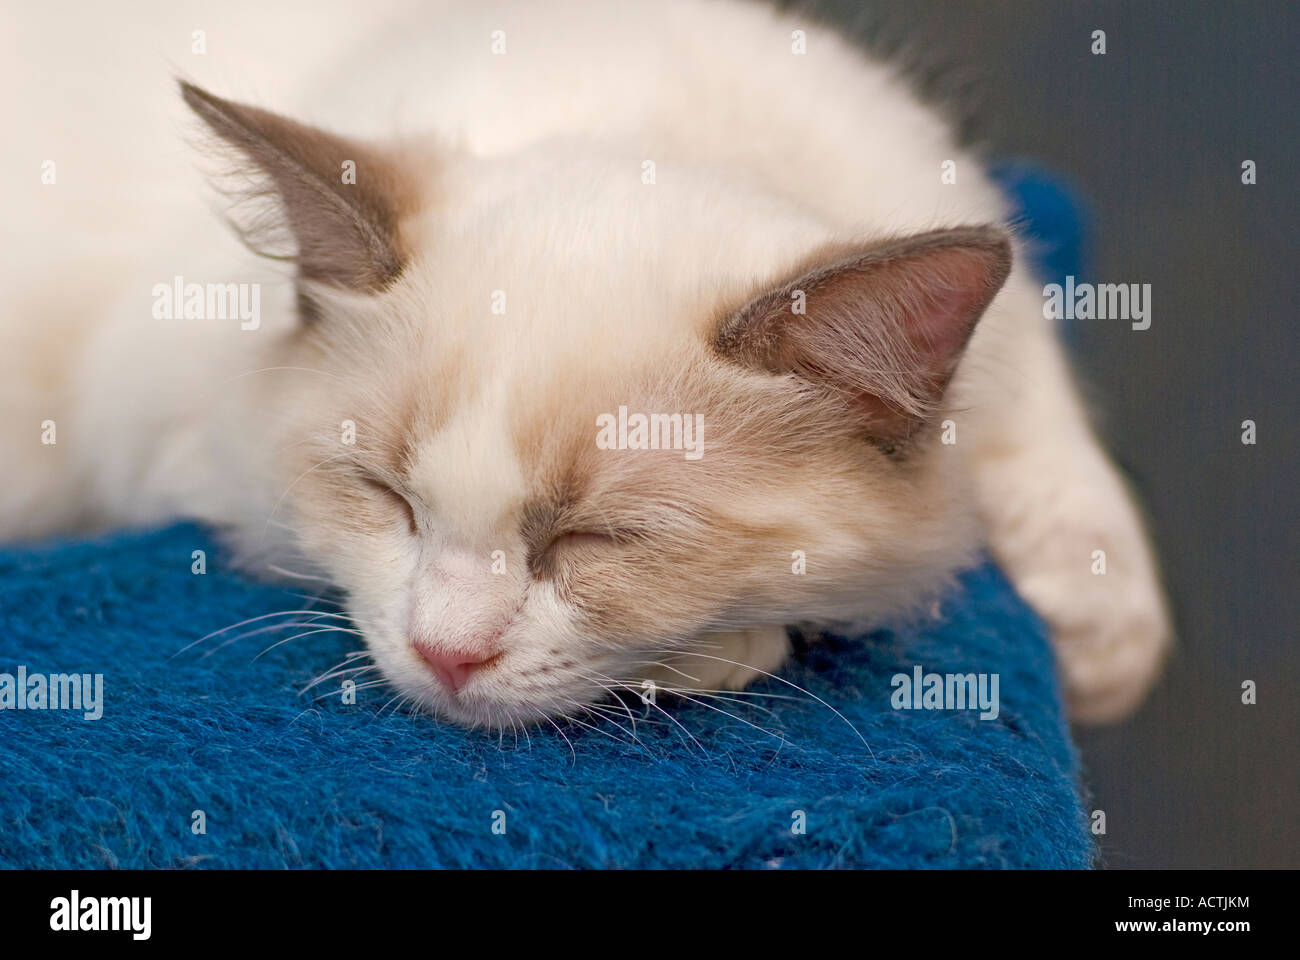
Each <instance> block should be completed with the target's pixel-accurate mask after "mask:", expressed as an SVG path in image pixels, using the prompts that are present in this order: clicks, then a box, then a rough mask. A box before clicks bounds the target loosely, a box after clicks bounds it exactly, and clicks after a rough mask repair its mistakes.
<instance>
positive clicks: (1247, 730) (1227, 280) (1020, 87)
mask: <svg viewBox="0 0 1300 960" xmlns="http://www.w3.org/2000/svg"><path fill="white" fill-rule="evenodd" d="M784 6H787V7H792V8H795V9H804V10H807V11H809V12H810V13H812V14H813V15H816V16H818V17H819V18H820V19H823V20H827V21H830V22H833V23H836V24H839V25H840V26H841V27H843V28H844V29H845V30H846V31H848V32H849V33H850V34H851V35H852V36H854V37H856V38H858V39H860V40H861V41H862V42H864V43H865V44H867V45H868V46H869V47H870V48H872V49H874V50H876V51H877V52H882V53H886V54H889V55H892V56H895V57H898V58H900V59H901V60H902V61H903V62H904V63H905V64H907V65H908V66H909V72H910V73H911V74H912V75H913V76H914V77H915V79H916V82H917V83H918V84H919V85H920V87H921V89H922V91H923V92H924V93H925V95H926V96H927V97H928V98H929V99H931V100H932V101H934V102H937V103H939V104H941V105H945V106H946V107H948V108H949V109H950V111H951V112H952V113H953V115H954V116H955V117H956V118H957V119H958V120H959V123H960V127H961V130H962V133H963V136H964V137H965V139H966V140H967V141H968V142H970V143H974V144H977V145H979V146H981V147H982V148H983V149H984V150H985V151H986V152H987V154H988V155H989V157H990V158H1023V159H1030V160H1034V161H1037V162H1041V163H1042V164H1044V165H1046V166H1048V167H1050V168H1051V169H1053V170H1055V171H1057V172H1058V173H1059V174H1060V175H1062V176H1063V177H1064V178H1065V180H1066V181H1068V182H1070V183H1072V184H1073V186H1074V187H1075V189H1076V190H1077V191H1078V193H1079V195H1080V196H1081V197H1082V199H1083V201H1084V204H1085V210H1086V215H1087V219H1088V222H1087V227H1088V239H1089V242H1088V246H1087V264H1088V269H1089V272H1090V274H1091V276H1090V277H1088V278H1087V279H1091V280H1093V281H1094V282H1117V283H1118V282H1123V283H1150V284H1151V285H1152V304H1153V311H1152V324H1151V328H1150V329H1149V330H1145V331H1141V332H1135V331H1132V330H1130V328H1129V325H1128V324H1127V323H1125V322H1119V323H1116V322H1113V321H1079V322H1078V323H1077V325H1076V329H1075V331H1074V341H1075V342H1074V356H1075V367H1076V370H1077V372H1078V374H1079V376H1080V378H1081V380H1082V382H1083V384H1084V387H1085V389H1086V390H1087V392H1088V393H1089V395H1090V396H1092V397H1093V398H1094V404H1093V406H1094V409H1095V410H1096V414H1097V416H1096V419H1097V423H1098V425H1099V427H1100V429H1101V432H1102V433H1103V435H1104V436H1105V437H1106V438H1107V440H1108V442H1109V443H1110V446H1111V449H1112V450H1113V452H1114V454H1115V456H1116V458H1117V459H1118V461H1119V463H1120V464H1121V466H1122V467H1123V468H1124V469H1125V470H1126V471H1127V473H1128V474H1129V476H1130V477H1131V478H1132V479H1133V482H1134V483H1135V485H1136V486H1137V489H1138V490H1139V492H1140V495H1141V497H1142V499H1143V501H1144V503H1145V505H1146V508H1147V511H1148V514H1149V517H1150V523H1151V527H1152V530H1153V533H1154V536H1155V539H1156V543H1157V547H1158V549H1159V552H1160V555H1161V558H1162V561H1163V567H1164V571H1165V578H1166V581H1167V584H1168V588H1169V593H1170V595H1171V599H1172V603H1173V607H1174V612H1175V616H1176V618H1177V622H1178V632H1179V649H1178V651H1177V653H1176V655H1175V657H1174V660H1173V662H1172V663H1171V665H1170V669H1169V671H1168V673H1167V675H1166V677H1165V679H1164V681H1163V682H1162V683H1161V685H1160V687H1159V689H1158V690H1157V691H1156V693H1155V695H1154V696H1153V697H1152V698H1151V700H1150V701H1148V703H1147V704H1146V705H1145V706H1144V707H1143V709H1142V711H1141V713H1139V714H1138V715H1137V716H1136V717H1134V718H1133V719H1132V720H1130V721H1128V722H1126V723H1123V724H1121V725H1118V726H1115V727H1109V728H1103V729H1097V730H1076V732H1075V733H1076V741H1077V743H1078V744H1079V747H1080V751H1081V753H1082V756H1083V766H1084V786H1085V788H1086V789H1087V790H1088V791H1089V792H1090V795H1091V796H1090V799H1089V801H1088V806H1089V809H1101V810H1104V811H1105V812H1106V827H1107V833H1106V835H1105V836H1104V837H1102V838H1101V840H1102V844H1101V849H1102V857H1103V865H1104V866H1107V867H1110V868H1134V867H1293V868H1294V867H1300V816H1298V815H1297V807H1298V806H1300V704H1298V703H1297V701H1298V700H1300V643H1297V638H1298V637H1297V634H1298V631H1297V623H1298V621H1300V609H1298V607H1300V605H1298V604H1297V592H1298V588H1300V569H1297V549H1296V545H1297V536H1296V534H1297V521H1298V520H1300V517H1297V498H1296V489H1297V476H1298V475H1300V474H1298V471H1297V467H1300V464H1298V463H1297V458H1296V439H1297V431H1296V424H1297V421H1298V420H1300V391H1297V379H1298V378H1297V372H1296V364H1297V355H1298V353H1300V350H1297V348H1298V347H1300V335H1298V334H1297V326H1300V309H1297V308H1298V306H1300V304H1298V300H1300V297H1298V293H1300V284H1298V283H1297V280H1296V274H1297V270H1298V269H1300V230H1298V228H1297V214H1300V209H1298V206H1300V205H1298V204H1297V197H1300V186H1298V185H1297V179H1298V178H1300V4H1297V3H1294V2H1250V0H1246V2H1242V0H1236V2H1233V3H1222V2H1195V0H1141V2H1137V0H1127V2H1088V3H1080V2H1064V0H1057V2H1051V3H1047V2H1041V0H980V2H960V0H871V2H866V3H864V2H862V0H820V2H812V3H806V2H804V3H787V4H784ZM1094 30H1104V31H1105V33H1106V54H1105V55H1104V56H1094V55H1093V54H1092V53H1091V52H1090V47H1091V43H1092V39H1091V38H1092V32H1093V31H1094ZM1244 160H1254V161H1255V164H1256V176H1257V183H1256V184H1255V185H1254V186H1246V185H1243V184H1242V182H1241V173H1242V161H1244ZM1248 419H1249V420H1254V421H1255V423H1256V425H1257V443H1256V444H1255V445H1254V446H1246V445H1243V444H1242V442H1241V433H1242V429H1241V423H1242V421H1243V420H1248ZM1246 680H1253V681H1255V683H1256V685H1257V689H1258V703H1257V704H1256V705H1254V706H1245V705H1243V704H1242V702H1241V686H1242V683H1243V681H1246Z"/></svg>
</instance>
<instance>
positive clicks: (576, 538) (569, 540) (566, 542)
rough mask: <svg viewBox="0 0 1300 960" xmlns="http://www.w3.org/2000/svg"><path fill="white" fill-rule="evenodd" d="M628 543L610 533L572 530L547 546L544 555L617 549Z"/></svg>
mask: <svg viewBox="0 0 1300 960" xmlns="http://www.w3.org/2000/svg"><path fill="white" fill-rule="evenodd" d="M624 542H626V538H622V537H619V536H617V535H616V534H609V533H594V532H590V531H586V530H570V531H568V532H566V533H562V534H560V535H559V536H558V537H555V538H554V539H553V540H552V541H551V542H550V543H548V544H547V545H546V549H545V550H544V551H542V552H543V553H555V552H557V551H572V550H595V549H601V548H608V547H616V546H618V545H619V544H621V543H624Z"/></svg>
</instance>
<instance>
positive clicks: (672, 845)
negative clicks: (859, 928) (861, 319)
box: [0, 170, 1094, 868]
mask: <svg viewBox="0 0 1300 960" xmlns="http://www.w3.org/2000/svg"><path fill="white" fill-rule="evenodd" d="M1017 176H1018V177H1020V180H1019V181H1018V182H1020V183H1035V182H1039V180H1038V178H1037V177H1036V175H1034V174H1027V173H1025V172H1024V171H1023V170H1022V171H1019V172H1018V173H1017ZM1009 182H1017V181H1009ZM1016 189H1019V188H1016ZM1039 228H1040V229H1044V227H1043V224H1039ZM1047 228H1048V229H1050V223H1049V224H1047ZM199 549H201V550H205V551H207V557H208V564H207V572H206V573H205V574H203V575H196V574H194V573H192V572H191V563H192V561H191V556H192V551H194V550H199ZM308 605H309V604H308V603H307V601H305V600H304V598H303V597H302V596H300V595H298V594H297V593H296V592H295V591H292V590H286V589H284V588H281V587H275V586H267V585H262V584H253V583H250V582H248V581H247V580H245V579H244V578H242V577H240V576H237V575H235V574H232V573H230V572H228V571H227V570H226V569H225V567H224V566H223V565H222V562H221V558H220V552H219V550H218V549H217V548H216V547H215V546H214V545H213V544H212V543H211V542H210V541H209V540H208V539H207V537H206V535H205V534H204V533H203V532H202V531H200V530H198V529H195V528H193V527H190V526H178V527H173V528H170V529H166V530H161V531H149V532H143V533H141V532H135V533H126V534H118V535H115V536H112V537H108V538H104V539H100V540H94V541H88V542H68V543H54V544H47V545H41V546H36V547H25V548H13V549H7V550H3V551H0V673H4V672H8V673H11V674H13V673H15V672H16V670H17V668H18V667H19V665H22V666H23V667H25V668H26V670H27V671H28V673H29V674H36V673H42V674H52V673H71V672H85V673H91V674H96V673H99V674H103V675H104V712H103V716H102V717H101V718H100V719H98V720H86V719H83V717H82V714H81V713H80V712H76V711H53V710H43V711H35V710H32V711H27V710H24V711H15V710H2V711H0V866H4V867H10V868H12V867H176V866H200V867H283V866H289V867H299V866H307V867H371V866H393V867H416V866H448V867H450V866H480V867H747V868H772V867H985V866H987V867H1019V866H1032V867H1087V866H1090V865H1091V863H1092V858H1093V854H1094V847H1093V844H1092V842H1091V839H1090V837H1089V833H1088V830H1087V826H1086V821H1085V817H1084V813H1083V810H1082V807H1081V805H1080V802H1079V798H1078V795H1077V792H1076V758H1075V755H1074V752H1073V748H1072V747H1071V744H1070V741H1069V738H1068V733H1067V729H1066V726H1065V723H1064V721H1063V718H1062V709H1061V705H1060V697H1059V691H1058V689H1057V687H1056V682H1055V679H1054V675H1053V662H1052V658H1051V654H1050V650H1049V648H1048V646H1047V644H1046V642H1045V635H1044V630H1043V627H1042V625H1041V623H1040V622H1039V621H1038V620H1037V618H1036V617H1035V616H1034V615H1033V614H1032V613H1031V612H1030V611H1029V610H1028V608H1026V607H1025V605H1024V604H1023V603H1022V602H1021V601H1020V600H1019V599H1018V598H1017V597H1016V596H1015V594H1014V592H1013V591H1012V589H1011V588H1010V586H1009V585H1008V584H1007V583H1006V581H1005V580H1004V579H1003V577H1002V576H1001V574H999V573H998V572H997V570H996V569H994V568H993V567H992V566H988V565H986V566H983V567H981V568H980V569H977V570H974V571H971V572H969V573H967V574H965V575H964V576H963V577H962V579H961V582H960V586H959V588H958V589H957V590H956V591H955V592H954V593H953V594H952V595H951V596H949V597H948V598H947V599H946V600H945V601H944V603H943V604H942V605H941V609H940V611H939V612H940V614H941V615H940V616H939V617H935V618H928V619H926V620H925V621H924V622H920V623H915V624H910V625H900V626H898V627H897V628H895V629H892V630H885V631H881V632H878V633H876V634H873V635H871V636H870V637H867V638H865V639H863V638H857V639H853V640H848V639H841V638H827V639H826V640H824V641H818V642H814V643H802V642H801V643H799V644H798V649H797V656H796V658H795V660H794V662H793V663H792V664H791V665H790V666H789V668H788V669H787V670H786V671H785V672H784V673H783V679H784V681H787V682H780V681H777V680H769V681H766V682H764V683H762V684H759V685H758V686H756V687H755V688H753V689H754V691H755V692H758V693H764V694H770V695H771V696H770V697H762V698H742V697H737V698H736V701H737V702H728V701H713V702H711V703H689V702H680V701H679V702H672V701H669V700H661V705H662V706H663V707H664V708H666V711H667V712H666V713H664V712H660V711H658V710H653V709H651V708H650V707H647V706H644V705H642V704H640V703H637V702H635V701H631V702H629V703H628V704H626V710H624V708H622V707H620V708H618V714H617V715H611V721H610V722H606V723H603V724H601V725H600V728H599V729H589V728H585V727H583V726H579V725H577V724H570V723H561V724H560V725H559V728H558V729H553V728H551V727H543V728H540V729H532V730H530V731H529V732H528V735H527V737H523V736H521V737H520V738H519V739H518V740H516V738H515V736H514V735H513V734H511V733H507V734H505V735H504V737H502V738H500V739H499V738H498V737H497V736H496V735H489V734H486V733H484V732H473V731H464V730H460V729H458V728H454V727H450V726H448V725H446V724H439V723H437V722H436V721H435V720H433V719H432V718H429V717H425V716H409V715H406V714H394V713H393V712H392V710H391V708H390V709H385V705H386V704H387V703H390V702H391V698H392V691H391V690H389V689H388V688H386V687H384V686H375V687H369V688H366V687H362V688H361V689H359V690H358V692H357V702H356V704H355V705H349V704H344V703H342V702H341V698H340V697H339V695H338V689H339V688H338V686H337V682H335V681H331V682H330V683H329V684H326V685H322V686H320V687H317V688H316V689H314V690H312V691H310V692H308V693H307V694H305V695H304V694H302V693H300V691H301V690H302V688H303V687H305V686H306V685H307V684H308V683H309V682H310V681H311V680H312V679H313V678H314V677H316V676H317V675H319V674H320V673H322V672H324V671H326V670H327V669H328V668H330V667H332V666H334V665H336V664H338V663H339V662H340V661H342V660H343V659H344V658H345V657H346V656H347V655H348V654H349V652H351V651H354V650H356V649H357V647H358V646H359V640H358V639H357V638H355V637H352V636H349V635H345V634H342V633H336V632H323V633H316V634H314V635H311V636H307V637H302V638H299V639H295V640H292V641H290V642H287V643H284V644H281V645H279V646H275V647H272V648H271V649H269V650H267V651H266V652H265V653H264V654H263V655H262V656H260V657H258V654H259V653H262V651H263V650H264V649H265V648H267V647H268V646H269V645H271V644H274V643H275V642H276V641H277V640H279V639H283V638H285V637H290V636H293V635H294V634H296V633H302V632H304V631H305V630H309V629H312V628H311V627H303V628H301V629H295V630H282V631H278V632H277V631H268V632H265V633H261V634H258V635H254V636H248V637H245V638H243V639H236V638H237V637H238V635H239V632H240V631H232V632H231V633H229V634H220V635H218V636H215V637H212V638H209V639H208V640H206V641H205V642H203V643H201V644H198V645H196V646H194V647H191V648H190V649H188V650H185V651H184V652H183V653H179V655H176V656H173V655H174V654H178V651H181V650H182V649H183V648H185V647H186V646H187V644H190V643H191V642H192V641H194V640H196V639H198V638H199V637H202V636H203V635H204V634H207V633H208V632H210V631H213V630H217V629H219V628H222V627H225V626H227V625H230V624H233V623H236V622H238V621H242V620H245V619H247V618H254V617H259V616H263V615H265V614H268V613H272V612H274V611H281V610H300V609H304V608H305V607H307V606H308ZM283 619H286V620H287V619H289V618H283ZM276 622H277V620H276V618H271V619H268V620H261V621H256V622H255V623H252V624H249V625H248V627H246V628H245V629H252V628H256V627H259V626H266V625H270V624H273V623H276ZM227 641H231V642H227ZM255 658H256V659H255ZM918 665H919V666H921V667H922V668H923V669H924V670H925V671H926V672H939V673H969V672H974V673H996V674H997V675H998V676H999V692H1000V701H1001V702H1000V714H999V716H998V717H997V718H996V719H993V720H980V719H978V717H977V714H976V713H975V712H973V711H970V710H964V711H963V710H933V711H929V710H895V709H893V708H892V707H891V702H890V701H891V694H892V693H893V687H892V686H891V683H890V680H891V677H893V676H894V675H895V674H898V673H905V674H909V675H910V674H911V673H912V671H913V669H914V667H916V666H918ZM792 685H793V686H792ZM796 687H800V688H804V689H805V690H806V691H807V693H804V692H802V691H800V690H798V689H796ZM322 694H323V696H321V695H322ZM318 696H321V699H316V697H318ZM741 701H753V703H754V704H755V705H746V703H745V702H741ZM720 710H725V711H727V713H722V712H720ZM668 714H671V717H672V719H671V720H670V719H668ZM728 714H731V715H728ZM615 721H617V723H616V722H615ZM633 737H635V739H633ZM198 810H201V811H203V813H204V815H205V818H206V833H204V834H196V833H194V832H193V831H192V829H191V825H192V823H193V819H192V817H193V814H194V812H195V811H198ZM801 823H802V824H804V825H805V829H804V831H803V832H796V830H795V829H792V828H796V827H798V826H799V825H800V824H801ZM501 825H504V833H500V832H494V829H493V828H494V826H496V827H497V828H498V829H499V828H500V827H501Z"/></svg>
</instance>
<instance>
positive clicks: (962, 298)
mask: <svg viewBox="0 0 1300 960" xmlns="http://www.w3.org/2000/svg"><path fill="white" fill-rule="evenodd" d="M927 261H928V262H927ZM898 266H899V269H901V270H904V271H909V272H910V271H912V270H914V271H915V272H916V273H915V276H914V277H912V278H909V280H910V281H911V283H915V284H916V286H917V287H919V288H920V289H919V298H918V299H919V301H920V302H918V303H916V304H907V303H905V302H904V303H901V304H900V305H899V310H900V313H901V317H900V320H901V322H902V324H903V326H904V329H905V330H906V331H907V332H908V336H909V339H910V340H911V342H912V345H913V346H914V347H915V348H916V350H917V352H918V355H919V357H920V358H923V357H927V356H928V357H929V358H930V359H931V360H932V361H934V363H935V365H936V368H937V369H938V370H942V369H947V370H948V372H949V373H951V369H952V368H953V367H955V366H956V362H957V359H958V358H959V355H960V353H961V351H962V349H963V348H964V347H965V346H966V341H967V340H969V339H970V335H971V333H972V332H973V331H974V329H975V324H976V323H977V322H978V320H979V318H980V315H981V314H982V313H983V312H984V308H985V307H986V306H987V305H988V302H989V301H990V300H991V299H992V295H993V293H994V292H996V287H995V288H993V290H992V291H990V278H991V276H992V275H993V274H994V271H993V270H991V269H990V267H991V264H990V262H989V257H988V255H987V254H986V253H985V252H983V251H977V250H966V249H960V248H959V249H954V250H943V251H938V252H935V253H932V254H929V255H928V256H925V257H923V258H921V262H919V263H914V264H899V265H898ZM911 283H909V284H908V285H909V286H910V285H911Z"/></svg>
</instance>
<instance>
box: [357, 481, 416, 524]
mask: <svg viewBox="0 0 1300 960" xmlns="http://www.w3.org/2000/svg"><path fill="white" fill-rule="evenodd" d="M365 485H366V487H367V488H368V489H369V490H370V491H371V492H372V493H374V494H375V495H376V496H377V497H379V498H381V499H384V500H386V501H388V502H389V503H390V504H392V505H393V506H394V507H396V508H397V509H399V510H400V511H401V512H402V514H403V516H405V517H406V521H407V523H408V525H409V526H410V530H411V536H419V533H420V525H419V523H418V522H417V521H416V518H415V508H414V507H413V506H412V505H411V501H410V500H409V499H407V497H406V495H405V494H402V493H400V492H399V491H398V490H396V489H395V488H394V487H392V486H391V485H390V484H387V483H385V482H384V481H383V480H380V479H379V478H377V477H371V476H367V477H365Z"/></svg>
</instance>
